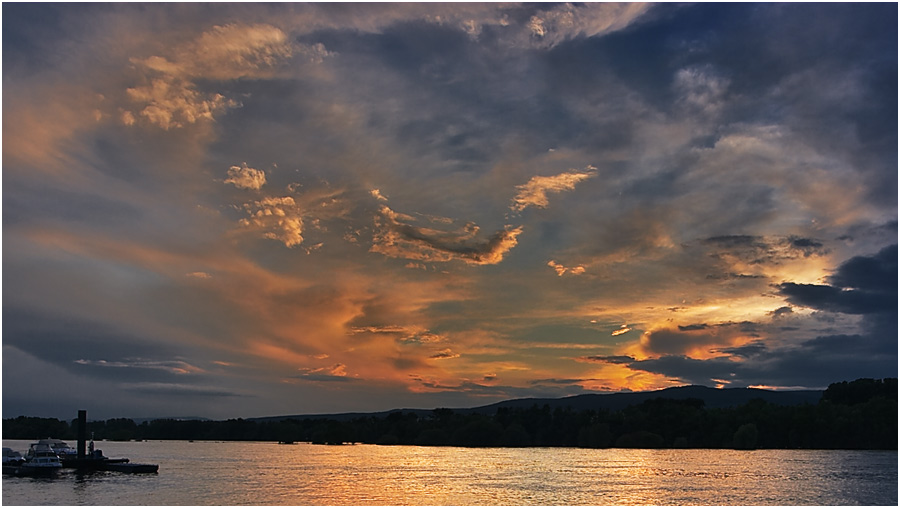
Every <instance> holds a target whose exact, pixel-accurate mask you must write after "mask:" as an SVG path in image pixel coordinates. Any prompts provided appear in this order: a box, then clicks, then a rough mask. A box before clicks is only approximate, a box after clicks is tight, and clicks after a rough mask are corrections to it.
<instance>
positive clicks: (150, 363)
mask: <svg viewBox="0 0 900 508" xmlns="http://www.w3.org/2000/svg"><path fill="white" fill-rule="evenodd" d="M75 363H77V364H79V365H90V366H95V367H109V368H120V369H131V368H138V369H159V370H164V371H166V372H170V373H172V374H197V373H202V372H204V370H203V369H201V368H199V367H197V366H194V365H191V364H189V363H187V362H185V361H183V360H149V359H146V358H124V359H122V360H119V361H107V360H85V359H78V360H75Z"/></svg>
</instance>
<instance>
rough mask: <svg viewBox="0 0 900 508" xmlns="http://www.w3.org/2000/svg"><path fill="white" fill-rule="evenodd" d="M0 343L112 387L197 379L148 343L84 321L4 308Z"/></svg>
mask: <svg viewBox="0 0 900 508" xmlns="http://www.w3.org/2000/svg"><path fill="white" fill-rule="evenodd" d="M3 343H4V345H8V346H12V347H15V348H17V349H19V350H21V351H24V352H25V353H28V354H29V355H31V356H33V357H35V358H39V359H41V360H43V361H46V362H49V363H51V364H53V365H55V366H57V367H59V368H61V369H63V370H65V371H68V372H70V373H73V374H79V375H86V376H90V377H93V378H97V379H104V380H111V381H115V382H117V383H118V382H124V383H138V382H160V383H164V382H174V381H176V380H177V381H178V382H180V383H184V382H185V381H184V380H185V378H193V379H198V378H202V375H199V374H200V373H201V371H202V369H199V368H198V367H196V366H194V365H192V364H191V363H190V362H188V361H185V360H184V359H180V358H178V355H177V353H176V352H175V351H166V350H165V349H164V348H161V347H160V346H159V344H158V343H154V341H153V340H152V339H147V338H141V337H140V336H137V335H133V334H131V333H128V332H122V331H118V330H115V329H112V328H110V327H108V326H105V325H103V324H100V323H95V322H90V321H87V320H83V319H77V318H67V317H61V316H56V315H52V314H47V313H40V312H36V311H26V310H22V309H17V308H13V307H8V306H5V307H4V308H3Z"/></svg>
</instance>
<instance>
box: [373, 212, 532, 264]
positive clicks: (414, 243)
mask: <svg viewBox="0 0 900 508" xmlns="http://www.w3.org/2000/svg"><path fill="white" fill-rule="evenodd" d="M414 221H415V218H414V217H411V216H409V215H405V214H401V213H397V212H395V211H393V210H391V209H390V208H388V207H387V206H382V207H381V209H380V213H379V214H378V215H377V216H376V218H375V226H376V232H375V235H374V237H373V244H372V248H371V251H372V252H378V253H380V254H384V255H385V256H389V257H395V258H405V259H417V260H423V261H432V262H446V261H452V260H460V261H463V262H465V263H468V264H475V265H494V264H497V263H499V262H501V261H503V257H504V256H505V255H506V253H507V252H509V250H510V249H512V248H513V247H515V246H516V244H517V243H518V242H517V240H516V238H517V237H518V236H519V234H521V233H522V228H521V227H517V228H507V229H503V230H500V231H497V232H495V233H494V234H493V235H491V236H490V237H489V238H487V239H478V238H477V236H478V233H479V229H480V228H479V227H478V226H477V225H476V224H474V223H471V222H468V223H466V224H465V225H464V226H462V227H461V228H458V229H456V230H446V229H434V228H427V227H418V226H414V225H412V224H411V223H412V222H414ZM431 222H441V223H443V224H446V221H442V220H437V221H435V220H432V221H431ZM443 224H442V225H443Z"/></svg>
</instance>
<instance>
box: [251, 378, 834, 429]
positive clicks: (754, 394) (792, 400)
mask: <svg viewBox="0 0 900 508" xmlns="http://www.w3.org/2000/svg"><path fill="white" fill-rule="evenodd" d="M823 393H824V392H823V391H822V390H793V391H773V390H762V389H759V388H721V389H720V388H709V387H707V386H679V387H675V388H665V389H663V390H655V391H649V392H620V393H589V394H583V395H574V396H571V397H563V398H556V399H539V398H526V399H511V400H505V401H502V402H496V403H494V404H488V405H486V406H478V407H473V408H453V409H452V411H453V412H455V413H461V414H486V415H493V414H494V413H496V412H497V410H498V409H500V408H515V409H527V408H530V407H532V406H538V407H543V406H544V405H547V406H550V408H551V409H556V408H557V407H560V408H565V407H569V408H571V409H573V410H575V411H585V410H591V409H594V410H597V409H607V410H610V411H618V410H620V409H624V408H626V407H628V406H634V405H637V404H640V403H642V402H644V401H647V400H651V399H657V398H662V399H674V400H684V399H700V400H702V401H703V402H704V404H705V406H706V407H707V408H727V407H735V406H740V405H743V404H746V403H747V402H750V401H751V400H753V399H762V400H764V401H766V402H768V403H770V404H775V405H779V406H799V405H803V404H817V403H818V402H819V400H820V399H821V398H822V394H823ZM398 411H400V412H403V413H416V414H422V415H424V414H430V413H431V412H432V411H433V410H432V409H392V410H390V411H378V412H372V413H337V414H306V415H289V416H266V417H261V418H248V420H251V421H257V422H270V421H280V420H289V419H296V420H305V419H318V418H322V419H331V420H337V421H350V420H353V419H354V418H360V417H375V418H382V417H385V416H387V415H389V414H391V413H395V412H398Z"/></svg>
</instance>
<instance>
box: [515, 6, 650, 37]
mask: <svg viewBox="0 0 900 508" xmlns="http://www.w3.org/2000/svg"><path fill="white" fill-rule="evenodd" d="M651 5H652V4H648V3H639V2H625V3H606V2H604V3H588V4H583V5H573V4H569V3H566V4H559V5H555V6H553V7H552V8H550V9H548V10H545V11H540V12H537V13H535V14H534V15H533V16H531V18H530V19H529V20H528V24H527V28H528V30H529V32H530V34H529V35H530V36H531V41H532V44H534V45H536V46H539V47H544V48H550V47H553V46H556V45H558V44H560V43H562V42H564V41H566V40H569V39H574V38H576V37H596V36H601V35H605V34H608V33H611V32H614V31H616V30H621V29H623V28H625V27H627V26H628V25H630V24H632V23H633V22H634V21H635V20H637V19H638V18H639V17H640V16H641V15H643V14H644V13H645V12H647V10H648V9H649V8H650V7H651Z"/></svg>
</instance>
